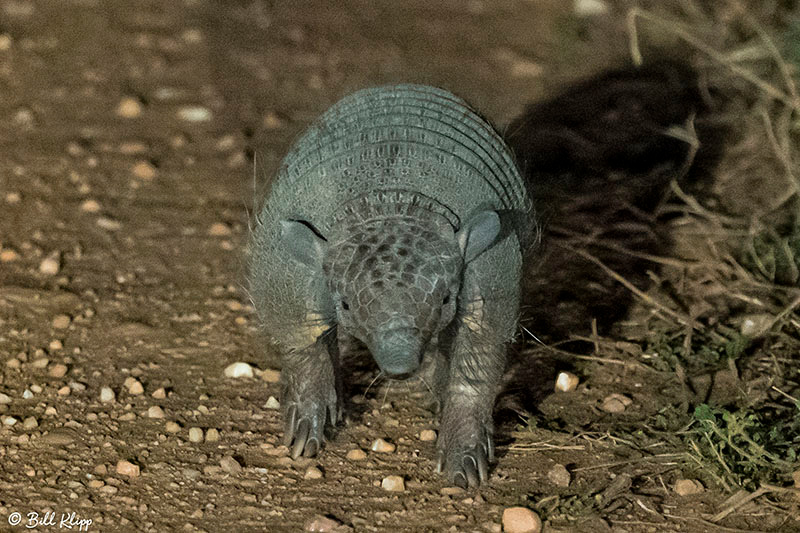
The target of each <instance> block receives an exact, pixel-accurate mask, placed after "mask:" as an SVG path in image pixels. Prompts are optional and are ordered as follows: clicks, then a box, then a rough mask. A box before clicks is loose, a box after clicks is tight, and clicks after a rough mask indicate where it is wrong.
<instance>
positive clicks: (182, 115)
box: [178, 106, 213, 122]
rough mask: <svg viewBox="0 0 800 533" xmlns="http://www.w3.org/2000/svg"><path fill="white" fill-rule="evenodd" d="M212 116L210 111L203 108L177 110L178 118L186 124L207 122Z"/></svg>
mask: <svg viewBox="0 0 800 533" xmlns="http://www.w3.org/2000/svg"><path fill="white" fill-rule="evenodd" d="M212 115H213V114H212V113H211V110H210V109H208V108H207V107H203V106H186V107H182V108H180V109H178V118H179V119H181V120H186V121H188V122H208V121H209V120H211V117H212Z"/></svg>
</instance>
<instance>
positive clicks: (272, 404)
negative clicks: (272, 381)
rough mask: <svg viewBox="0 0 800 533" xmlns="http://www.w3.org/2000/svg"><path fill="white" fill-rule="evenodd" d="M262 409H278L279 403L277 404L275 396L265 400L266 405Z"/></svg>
mask: <svg viewBox="0 0 800 533" xmlns="http://www.w3.org/2000/svg"><path fill="white" fill-rule="evenodd" d="M264 407H265V408H267V409H280V408H281V402H279V401H278V399H277V398H275V396H270V397H269V398H267V403H265V404H264Z"/></svg>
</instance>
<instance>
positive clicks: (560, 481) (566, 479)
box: [547, 464, 572, 487]
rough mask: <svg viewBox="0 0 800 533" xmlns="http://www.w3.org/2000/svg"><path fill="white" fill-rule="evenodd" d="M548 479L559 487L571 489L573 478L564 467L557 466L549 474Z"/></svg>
mask: <svg viewBox="0 0 800 533" xmlns="http://www.w3.org/2000/svg"><path fill="white" fill-rule="evenodd" d="M547 479H549V480H550V482H551V483H552V484H553V485H555V486H557V487H569V483H570V481H572V476H570V473H569V470H567V468H566V467H565V466H564V465H562V464H556V465H553V467H552V468H551V469H550V470H549V471H548V472H547Z"/></svg>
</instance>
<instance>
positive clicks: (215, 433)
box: [206, 428, 219, 442]
mask: <svg viewBox="0 0 800 533" xmlns="http://www.w3.org/2000/svg"><path fill="white" fill-rule="evenodd" d="M217 441H219V430H218V429H217V428H210V429H208V430H207V431H206V442H217Z"/></svg>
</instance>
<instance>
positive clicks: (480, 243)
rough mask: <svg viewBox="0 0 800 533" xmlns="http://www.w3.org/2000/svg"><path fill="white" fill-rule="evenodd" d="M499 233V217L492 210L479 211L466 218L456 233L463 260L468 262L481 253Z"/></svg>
mask: <svg viewBox="0 0 800 533" xmlns="http://www.w3.org/2000/svg"><path fill="white" fill-rule="evenodd" d="M499 233H500V217H499V216H498V215H497V213H495V212H494V211H481V212H479V213H476V214H474V215H473V216H472V217H470V219H469V220H467V222H466V224H464V226H463V227H462V228H461V229H460V230H458V233H456V241H457V242H458V245H459V246H460V247H461V253H462V255H463V256H464V262H465V263H469V262H470V261H472V260H473V259H475V258H476V257H478V256H479V255H480V254H482V253H483V252H484V251H485V250H486V249H487V248H488V247H489V246H491V244H492V243H493V242H494V240H495V239H496V238H497V235H498V234H499Z"/></svg>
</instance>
